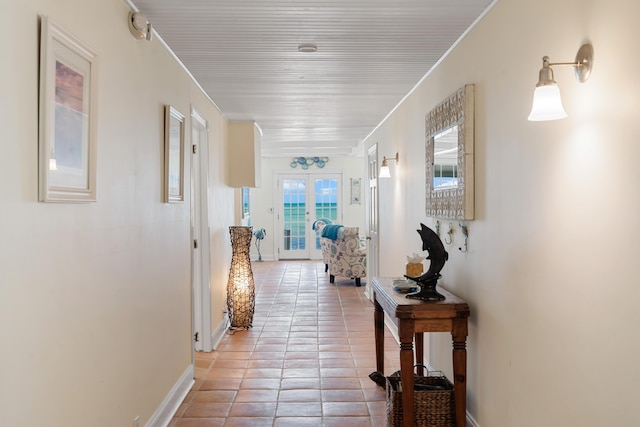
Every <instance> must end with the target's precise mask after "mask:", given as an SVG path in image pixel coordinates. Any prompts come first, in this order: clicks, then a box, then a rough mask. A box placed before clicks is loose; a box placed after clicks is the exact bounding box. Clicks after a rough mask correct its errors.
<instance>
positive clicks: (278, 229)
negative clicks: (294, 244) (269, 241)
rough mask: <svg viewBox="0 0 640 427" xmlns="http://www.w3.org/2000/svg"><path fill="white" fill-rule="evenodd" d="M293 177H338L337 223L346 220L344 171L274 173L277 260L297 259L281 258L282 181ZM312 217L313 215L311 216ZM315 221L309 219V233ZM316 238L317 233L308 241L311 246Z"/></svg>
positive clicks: (278, 171)
mask: <svg viewBox="0 0 640 427" xmlns="http://www.w3.org/2000/svg"><path fill="white" fill-rule="evenodd" d="M287 175H288V176H291V177H300V176H304V177H306V179H313V177H316V176H325V175H336V176H337V177H338V203H339V205H340V208H339V210H338V219H337V221H338V222H340V223H342V221H343V218H344V207H343V206H342V205H343V204H344V197H343V194H344V171H343V170H342V169H320V170H318V171H315V170H314V171H309V170H302V171H300V170H292V169H283V170H276V171H274V173H273V188H275V189H276V191H274V192H273V206H276V215H277V216H276V218H275V223H276V226H275V230H276V233H275V235H274V243H275V248H276V259H295V258H281V254H282V250H281V249H282V241H283V235H284V230H283V224H284V222H283V221H281V219H280V218H281V215H282V213H283V212H282V203H281V201H280V192H281V189H280V179H281V178H282V177H284V178H285V179H286V177H287ZM310 215H311V214H310ZM313 220H314V218H309V217H308V218H307V223H308V224H307V228H308V230H307V232H309V230H310V229H311V223H312V221H313ZM315 238H316V235H315V233H314V234H313V238H312V239H308V240H309V244H313V245H315ZM309 248H310V247H309ZM320 254H321V253H320ZM309 259H312V258H311V249H309ZM318 259H322V255H320V257H319V258H318Z"/></svg>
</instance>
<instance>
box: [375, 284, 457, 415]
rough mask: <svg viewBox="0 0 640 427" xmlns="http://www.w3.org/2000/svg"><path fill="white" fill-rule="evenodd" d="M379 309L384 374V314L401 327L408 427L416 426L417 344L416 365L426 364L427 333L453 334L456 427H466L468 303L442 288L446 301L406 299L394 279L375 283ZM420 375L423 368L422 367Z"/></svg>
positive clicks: (377, 335) (377, 320)
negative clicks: (396, 289)
mask: <svg viewBox="0 0 640 427" xmlns="http://www.w3.org/2000/svg"><path fill="white" fill-rule="evenodd" d="M371 288H372V290H373V302H374V305H375V312H374V324H375V343H376V368H377V370H378V372H381V373H384V312H386V313H387V314H389V316H390V317H391V319H393V321H394V323H395V324H396V326H397V327H398V335H399V336H400V380H401V381H402V412H403V418H404V427H413V426H414V418H415V417H414V413H413V397H414V390H413V367H414V364H415V363H414V358H413V341H414V336H415V342H416V362H417V363H418V364H421V363H423V362H424V354H423V353H424V348H423V344H424V337H423V333H424V332H451V336H452V339H453V387H454V397H455V404H456V425H457V427H464V426H465V424H466V412H467V384H466V376H467V349H466V347H467V334H468V332H467V329H468V327H467V320H468V318H469V306H468V305H467V303H466V302H464V301H463V300H461V299H460V298H458V297H457V296H455V295H453V294H452V293H450V292H448V291H447V290H445V289H443V288H441V287H438V292H440V293H441V294H442V295H444V296H445V297H446V299H445V300H444V301H421V300H414V299H409V298H405V296H406V295H405V294H401V293H398V292H396V291H394V290H393V279H392V278H391V277H373V278H372V279H371ZM418 370H419V371H418V373H422V368H421V367H418Z"/></svg>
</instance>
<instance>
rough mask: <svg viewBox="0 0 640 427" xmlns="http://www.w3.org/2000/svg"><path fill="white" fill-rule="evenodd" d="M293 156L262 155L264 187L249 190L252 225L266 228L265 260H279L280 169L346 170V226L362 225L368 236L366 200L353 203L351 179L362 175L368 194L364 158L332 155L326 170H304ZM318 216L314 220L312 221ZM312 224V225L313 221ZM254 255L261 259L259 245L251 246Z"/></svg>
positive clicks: (321, 170)
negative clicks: (278, 176) (278, 177)
mask: <svg viewBox="0 0 640 427" xmlns="http://www.w3.org/2000/svg"><path fill="white" fill-rule="evenodd" d="M290 163H291V158H290V157H286V158H281V157H263V158H262V186H261V187H260V188H251V189H250V190H249V197H250V200H251V202H250V210H251V212H250V213H251V225H252V226H253V227H254V229H259V228H265V229H266V230H267V237H266V238H265V239H264V240H263V241H262V243H261V244H260V252H261V253H262V259H265V260H274V259H276V260H277V259H278V255H277V241H276V239H275V237H276V236H275V230H276V228H277V218H276V214H277V212H278V209H277V206H278V205H277V203H278V201H277V198H278V191H277V189H276V188H275V186H274V182H275V180H276V179H277V174H278V173H279V172H287V173H289V172H292V171H293V172H296V173H300V174H303V173H305V172H323V171H325V172H329V173H330V172H341V173H342V181H343V188H342V215H343V220H342V221H343V223H344V224H345V225H349V226H353V227H360V235H362V236H364V235H366V228H365V227H364V219H365V218H364V206H365V205H364V199H362V202H361V204H351V193H350V183H351V181H350V179H351V178H360V179H362V181H361V191H362V197H363V198H364V195H365V187H364V186H365V178H366V176H365V175H366V170H365V169H364V164H363V161H362V158H361V157H330V158H329V161H328V162H327V164H326V166H325V167H324V169H318V168H317V167H316V166H311V167H309V169H308V170H306V171H305V170H303V169H301V168H300V167H297V168H295V169H293V168H291V166H290ZM313 220H315V218H313V219H311V221H313ZM309 226H311V224H309ZM251 257H252V259H254V258H255V259H257V257H258V251H257V250H256V248H255V245H253V244H252V245H251Z"/></svg>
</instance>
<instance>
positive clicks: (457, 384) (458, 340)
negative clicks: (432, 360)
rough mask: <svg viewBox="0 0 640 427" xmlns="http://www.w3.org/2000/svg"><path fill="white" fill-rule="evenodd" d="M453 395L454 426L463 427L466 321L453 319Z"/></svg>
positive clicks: (465, 400) (464, 410) (465, 383)
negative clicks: (454, 405)
mask: <svg viewBox="0 0 640 427" xmlns="http://www.w3.org/2000/svg"><path fill="white" fill-rule="evenodd" d="M451 336H452V337H453V394H454V396H455V401H456V425H457V426H461V427H464V426H465V425H466V418H467V319H466V318H463V319H453V330H452V331H451Z"/></svg>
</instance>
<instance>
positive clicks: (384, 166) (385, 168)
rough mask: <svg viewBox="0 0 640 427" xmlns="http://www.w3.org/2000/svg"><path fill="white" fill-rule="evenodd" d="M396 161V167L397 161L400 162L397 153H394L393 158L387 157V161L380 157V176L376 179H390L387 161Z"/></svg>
mask: <svg viewBox="0 0 640 427" xmlns="http://www.w3.org/2000/svg"><path fill="white" fill-rule="evenodd" d="M394 159H395V161H396V165H397V164H398V161H399V160H400V157H399V156H398V153H396V156H395V157H389V158H388V159H387V158H386V157H384V156H383V157H382V166H380V174H379V175H378V178H391V173H389V164H388V161H389V160H394Z"/></svg>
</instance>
